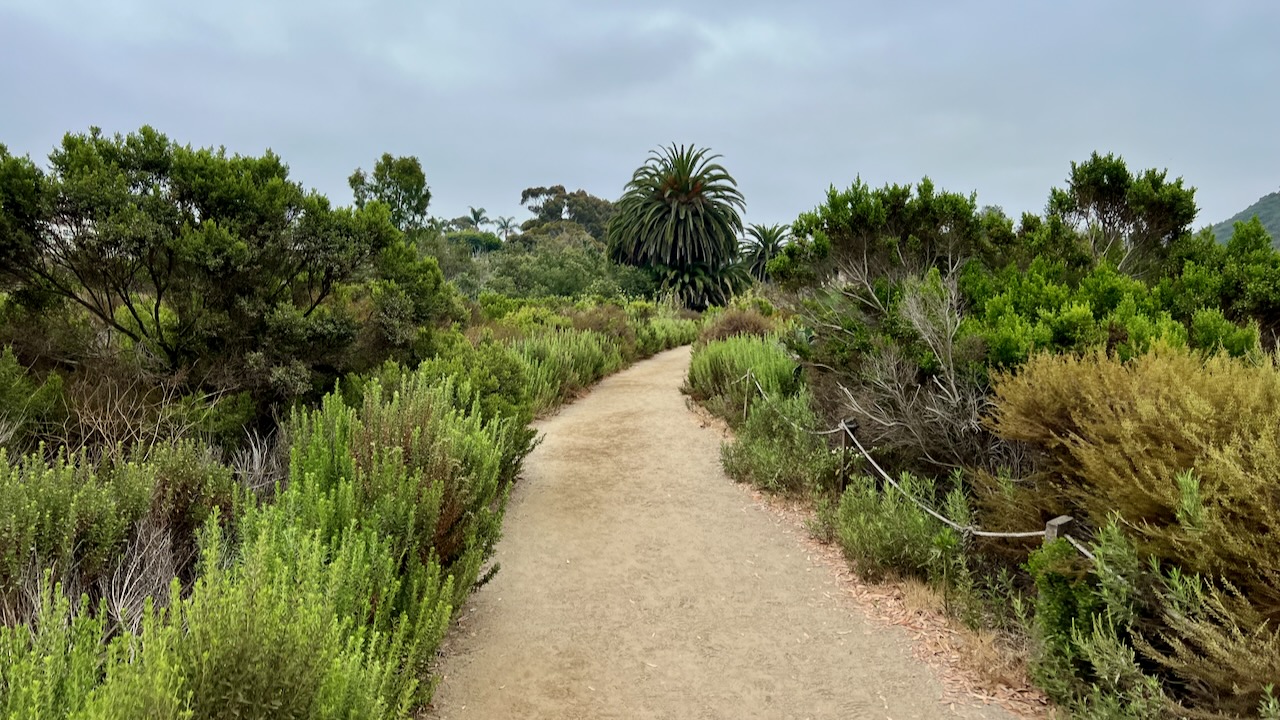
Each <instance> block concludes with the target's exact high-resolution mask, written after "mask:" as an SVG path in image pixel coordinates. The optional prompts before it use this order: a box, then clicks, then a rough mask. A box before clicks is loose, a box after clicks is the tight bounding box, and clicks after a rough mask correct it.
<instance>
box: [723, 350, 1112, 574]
mask: <svg viewBox="0 0 1280 720" xmlns="http://www.w3.org/2000/svg"><path fill="white" fill-rule="evenodd" d="M747 379H750V380H751V382H752V383H754V384H755V386H756V390H757V391H758V392H759V393H760V397H762V398H764V400H765V402H766V403H772V400H771V399H770V398H769V394H768V393H766V392H765V391H764V388H763V387H762V386H761V385H760V381H759V380H756V378H755V375H754V374H753V373H752V372H751V371H750V370H747V374H746V375H743V376H742V377H741V378H740V379H739V380H738V381H737V382H742V381H744V380H747ZM737 382H735V383H734V384H735V385H736V384H737ZM743 415H744V416H745V415H746V401H745V400H744V402H743ZM778 416H779V417H781V418H782V419H783V420H786V421H787V423H788V424H790V425H791V426H792V427H793V428H795V429H796V430H797V431H799V432H803V433H808V434H809V435H816V436H829V435H836V434H843V437H841V447H842V449H843V450H848V448H849V445H848V443H850V442H852V443H853V446H854V447H855V448H856V449H857V451H858V454H859V455H861V456H862V458H863V459H864V460H866V461H867V464H869V465H870V466H871V467H872V468H873V469H874V470H875V471H876V474H877V475H879V477H880V480H882V481H883V483H880V482H877V483H876V484H877V485H879V486H880V487H881V488H883V487H884V485H888V486H889V487H892V488H893V489H894V490H897V491H898V492H899V493H900V494H901V495H902V496H903V497H905V498H906V499H908V500H910V501H911V502H912V503H914V504H915V506H916V507H918V508H920V509H921V510H923V511H924V512H925V513H927V514H928V515H929V516H931V517H933V518H934V519H935V520H937V521H938V522H940V523H942V524H944V525H946V526H947V527H949V528H951V529H953V530H955V531H956V532H959V533H961V534H963V535H971V536H974V537H986V538H1018V539H1025V538H1036V537H1042V538H1044V542H1045V544H1048V543H1051V542H1054V541H1055V540H1058V539H1063V540H1066V541H1067V542H1068V543H1070V544H1071V546H1072V547H1074V548H1075V549H1076V550H1077V551H1078V552H1079V553H1080V554H1081V555H1083V556H1084V557H1086V558H1088V559H1089V560H1090V561H1092V560H1093V559H1094V555H1093V553H1092V552H1090V551H1089V548H1087V547H1085V545H1084V543H1082V542H1080V541H1079V540H1077V539H1075V538H1074V537H1071V536H1070V535H1068V534H1067V528H1069V527H1070V526H1071V524H1072V523H1073V522H1074V518H1072V517H1071V516H1070V515H1059V516H1058V517H1056V518H1054V519H1052V520H1050V521H1049V522H1047V523H1045V526H1044V529H1043V530H1027V531H1025V532H993V531H991V530H983V529H981V528H979V527H977V526H976V525H961V524H959V523H957V522H955V521H953V520H951V519H950V518H948V517H947V516H945V515H943V514H942V513H940V512H938V511H937V510H934V509H933V508H932V507H929V505H928V504H927V503H925V502H923V501H921V500H920V499H918V498H916V497H915V496H913V495H912V494H911V493H909V492H907V489H906V488H904V487H902V484H901V483H899V482H898V481H897V480H894V479H893V477H892V476H891V475H889V473H887V472H885V470H884V468H882V467H880V463H877V462H876V461H875V459H874V458H872V457H871V453H869V452H867V449H866V448H865V447H863V445H862V442H861V441H859V440H858V437H857V435H856V434H855V431H856V430H857V427H858V423H857V422H856V421H853V420H841V421H840V423H839V424H838V425H836V426H835V427H834V428H831V429H830V430H810V429H808V428H804V427H801V426H800V425H799V424H798V423H796V422H795V421H794V420H792V419H791V418H789V417H787V416H786V415H783V414H782V413H781V412H779V413H778ZM847 483H848V466H847V464H846V463H844V462H843V458H842V459H841V463H840V484H841V488H840V489H841V490H842V491H843V490H844V487H845V485H846V484H847Z"/></svg>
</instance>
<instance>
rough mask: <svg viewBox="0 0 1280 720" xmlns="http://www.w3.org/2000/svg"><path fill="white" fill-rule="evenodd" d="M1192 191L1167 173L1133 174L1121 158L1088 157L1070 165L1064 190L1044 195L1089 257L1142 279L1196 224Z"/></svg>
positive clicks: (1110, 155)
mask: <svg viewBox="0 0 1280 720" xmlns="http://www.w3.org/2000/svg"><path fill="white" fill-rule="evenodd" d="M1195 192H1196V191H1195V188H1192V187H1184V186H1183V183H1182V178H1177V179H1175V180H1172V181H1170V180H1169V179H1168V171H1167V170H1146V171H1143V172H1142V173H1140V174H1136V175H1135V174H1133V173H1131V172H1130V171H1129V168H1128V167H1127V166H1126V165H1125V162H1124V159H1123V158H1121V157H1119V156H1117V155H1113V154H1110V153H1108V154H1106V155H1099V154H1098V153H1096V152H1095V153H1093V155H1091V156H1090V157H1089V159H1088V160H1086V161H1085V162H1082V163H1074V162H1073V163H1071V174H1070V176H1069V177H1068V178H1067V187H1066V188H1065V189H1058V188H1055V189H1054V190H1053V191H1052V192H1051V193H1050V195H1049V206H1048V210H1049V214H1050V215H1052V216H1055V217H1060V218H1062V219H1063V220H1064V221H1065V222H1067V223H1068V224H1070V225H1072V226H1073V227H1075V228H1076V230H1077V231H1078V232H1079V233H1080V234H1081V236H1082V237H1083V238H1084V240H1085V242H1086V243H1087V245H1088V247H1089V249H1090V250H1091V252H1092V253H1093V255H1094V256H1095V257H1097V258H1106V259H1108V260H1109V261H1111V262H1113V263H1115V265H1116V266H1117V267H1118V268H1119V269H1120V270H1122V271H1125V272H1129V273H1134V274H1142V273H1144V272H1147V271H1149V270H1150V269H1151V268H1152V267H1154V266H1155V265H1157V264H1159V263H1160V262H1161V261H1162V260H1163V259H1164V258H1165V256H1166V255H1167V252H1168V249H1169V246H1170V245H1171V244H1172V243H1173V242H1174V241H1175V240H1177V239H1178V238H1180V237H1182V236H1184V235H1186V234H1188V233H1189V232H1190V230H1191V223H1192V222H1194V221H1195V219H1196V213H1197V209H1196V202H1195Z"/></svg>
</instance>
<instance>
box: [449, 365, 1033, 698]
mask: <svg viewBox="0 0 1280 720" xmlns="http://www.w3.org/2000/svg"><path fill="white" fill-rule="evenodd" d="M688 361H689V350H688V349H687V348H685V349H680V350H673V351H670V352H667V353H663V354H661V355H659V356H657V357H656V358H654V359H652V360H648V361H645V362H642V363H640V364H638V365H636V366H634V367H632V368H630V369H629V370H626V371H624V372H622V373H619V374H617V375H615V376H613V377H611V378H608V379H606V380H605V381H604V382H602V383H600V384H599V385H598V386H597V387H596V388H595V389H594V390H593V391H592V392H591V394H590V395H588V396H587V397H585V398H583V399H582V400H579V401H578V402H576V403H574V404H573V405H570V406H568V407H566V408H564V410H563V411H561V412H560V414H558V415H556V416H555V417H553V418H550V419H548V420H545V421H543V422H541V423H540V424H539V429H540V430H541V431H542V432H543V433H545V440H544V441H543V443H542V445H541V446H540V447H539V448H538V449H537V450H536V451H535V452H534V453H533V455H532V456H530V458H529V460H528V463H527V466H526V474H525V477H524V478H523V479H522V480H521V481H520V483H519V484H518V485H517V487H516V489H515V491H514V495H513V497H512V500H511V505H510V508H509V509H508V511H507V517H506V524H505V532H504V537H503V540H502V542H501V543H500V545H499V547H498V560H499V562H501V563H502V569H501V571H500V572H499V573H498V575H497V577H496V578H495V579H494V580H493V581H492V582H491V583H490V584H489V585H487V586H486V587H484V588H483V589H481V590H480V591H479V592H478V593H476V594H475V595H474V596H473V597H472V599H471V601H470V603H469V604H468V605H467V606H466V607H464V608H462V610H461V613H460V614H461V618H460V621H459V626H458V627H456V628H454V630H453V632H452V634H451V640H450V642H449V647H450V649H449V650H448V652H447V654H446V657H445V659H444V660H443V662H442V666H441V667H440V671H441V673H442V675H443V680H442V681H441V684H440V687H439V689H438V690H437V692H436V698H435V702H434V708H433V710H432V711H431V713H430V714H429V717H434V718H439V719H440V720H453V719H455V718H478V719H481V720H490V719H493V720H502V719H505V718H557V719H558V718H565V719H576V718H584V719H585V718H592V719H595V718H673V719H676V718H678V719H681V720H684V719H686V718H727V719H728V718H733V719H736V718H771V719H772V718H777V719H779V720H782V719H787V718H796V719H797V720H798V719H801V718H812V719H813V720H818V719H820V718H821V719H826V718H832V719H834V718H840V719H841V720H844V719H848V718H893V720H907V719H908V718H921V719H926V718H940V717H960V718H1001V719H1008V718H1011V716H1010V715H1008V714H1007V713H1005V712H1004V711H1003V710H1000V709H998V708H995V707H962V706H952V705H950V704H949V703H948V702H945V701H944V700H943V691H942V687H941V685H940V684H939V682H938V679H937V677H936V676H935V674H934V671H932V670H931V669H929V668H928V667H926V666H925V665H923V664H921V663H920V662H919V661H917V660H915V659H914V658H912V656H911V651H910V649H909V646H908V639H907V636H906V633H905V631H903V630H902V629H901V628H897V627H886V626H883V625H880V624H876V623H874V622H872V621H870V620H867V619H866V618H865V617H864V616H863V615H862V614H861V612H860V611H859V610H858V609H857V607H856V606H855V605H854V604H853V603H852V602H851V601H849V600H848V599H847V598H846V594H845V593H844V592H843V591H842V590H841V589H840V588H839V587H838V585H837V580H836V579H835V578H834V577H833V576H832V573H831V571H830V570H829V569H828V568H827V567H826V566H823V565H821V564H819V563H818V562H816V561H810V560H809V558H808V557H807V555H806V554H805V552H804V548H803V547H802V546H801V545H800V543H799V541H798V539H797V538H796V537H794V536H793V535H791V534H788V533H787V532H785V531H784V530H783V528H782V527H781V526H780V524H779V520H778V518H777V517H776V516H774V515H772V514H771V513H770V512H769V511H768V510H766V509H764V508H762V507H760V506H759V505H758V504H757V503H756V502H755V501H754V500H753V499H752V498H751V496H750V494H749V493H748V492H747V491H746V490H745V489H744V488H742V487H740V486H737V485H735V484H734V483H733V482H732V481H731V480H729V479H728V478H726V477H725V475H724V474H723V472H722V471H721V469H720V453H719V446H720V435H719V434H718V433H717V432H715V431H714V430H711V429H704V428H702V427H701V425H700V423H699V422H698V419H697V418H696V417H695V415H694V414H693V413H692V412H690V411H689V409H688V408H687V407H686V405H685V401H684V397H683V396H682V395H681V394H680V392H679V387H680V384H681V382H682V381H683V378H684V372H685V368H686V367H687V366H688Z"/></svg>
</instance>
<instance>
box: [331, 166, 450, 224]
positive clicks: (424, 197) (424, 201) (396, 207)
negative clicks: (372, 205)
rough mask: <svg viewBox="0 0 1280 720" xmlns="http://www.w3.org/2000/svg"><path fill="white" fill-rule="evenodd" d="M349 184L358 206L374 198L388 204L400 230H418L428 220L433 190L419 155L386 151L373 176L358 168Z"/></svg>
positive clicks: (374, 169)
mask: <svg viewBox="0 0 1280 720" xmlns="http://www.w3.org/2000/svg"><path fill="white" fill-rule="evenodd" d="M347 184H348V185H350V186H351V191H352V192H353V193H354V194H355V204H356V207H358V208H363V207H364V206H365V204H366V203H368V202H370V201H374V200H376V201H378V202H381V203H384V204H386V206H387V207H388V208H390V209H391V222H392V224H394V225H395V226H396V227H397V228H399V229H400V230H401V231H409V230H416V229H418V228H420V227H422V226H423V223H424V222H425V221H426V218H427V205H428V204H429V203H430V202H431V189H430V188H428V187H427V176H426V174H424V173H423V172H422V163H421V162H419V161H418V158H416V157H413V156H407V157H392V156H391V153H383V154H382V157H381V158H379V159H378V162H377V163H375V164H374V166H373V174H372V176H369V175H366V174H365V172H364V170H361V169H356V171H355V172H353V173H351V177H349V178H347Z"/></svg>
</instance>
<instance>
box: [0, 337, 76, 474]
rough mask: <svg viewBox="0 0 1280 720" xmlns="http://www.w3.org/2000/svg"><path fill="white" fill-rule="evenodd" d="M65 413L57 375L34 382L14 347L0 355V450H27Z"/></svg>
mask: <svg viewBox="0 0 1280 720" xmlns="http://www.w3.org/2000/svg"><path fill="white" fill-rule="evenodd" d="M64 414H65V408H64V405H63V401H62V378H61V377H60V376H58V375H57V374H54V373H51V374H49V376H48V377H46V378H45V379H44V380H43V381H42V382H37V381H36V379H35V378H33V377H32V376H31V375H29V374H28V373H27V370H26V368H24V367H23V366H22V364H21V363H19V362H18V358H17V357H16V356H15V355H14V352H13V348H9V347H6V348H5V349H4V351H3V352H0V447H10V448H17V449H27V448H29V447H30V446H31V445H32V444H33V442H34V440H33V438H39V437H41V436H43V435H45V434H47V433H48V431H50V430H51V429H52V426H53V424H54V423H55V422H56V421H57V420H58V417H59V416H60V415H64Z"/></svg>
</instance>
